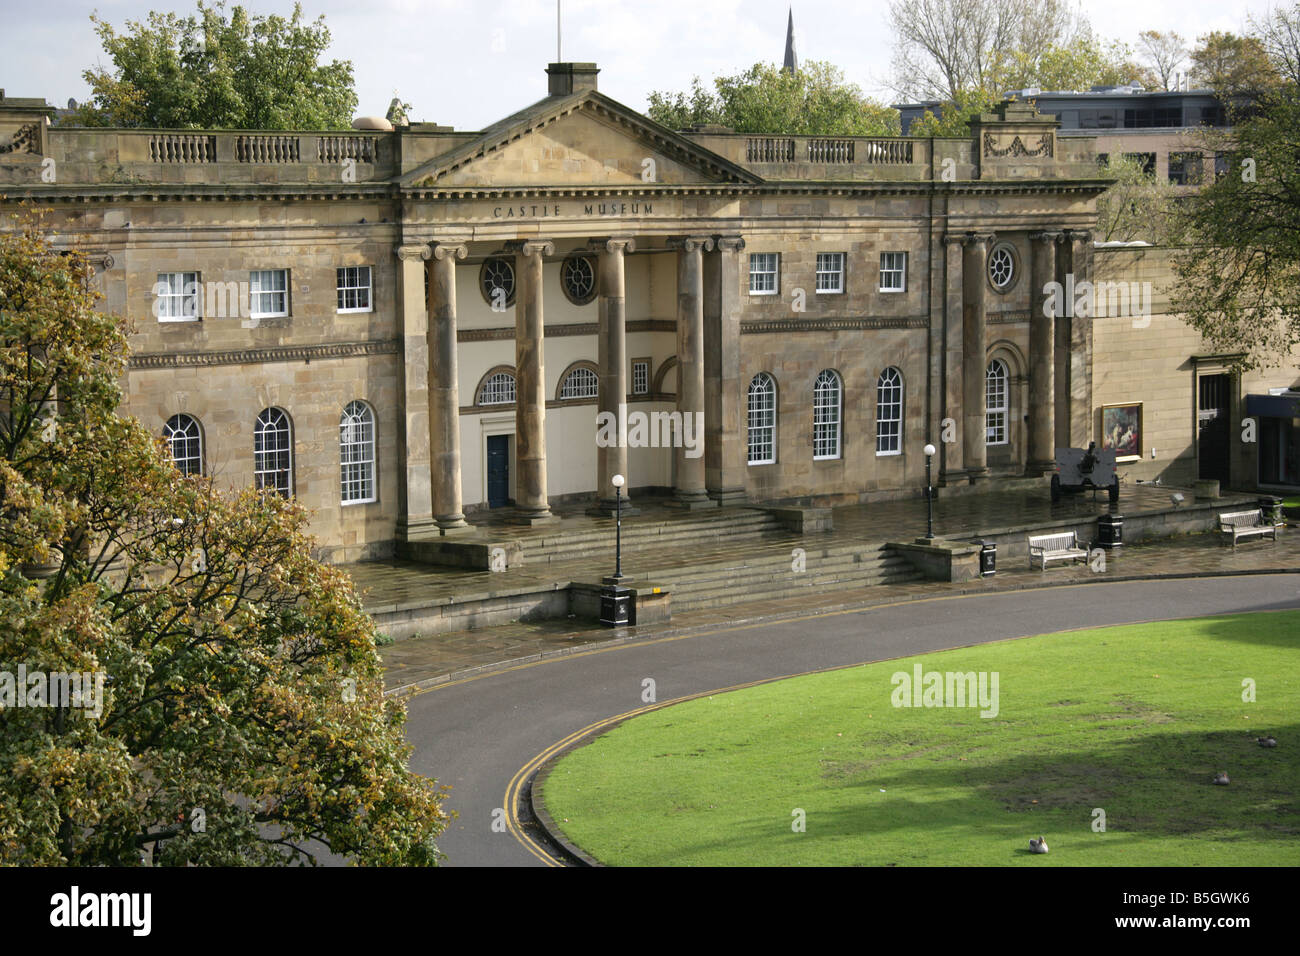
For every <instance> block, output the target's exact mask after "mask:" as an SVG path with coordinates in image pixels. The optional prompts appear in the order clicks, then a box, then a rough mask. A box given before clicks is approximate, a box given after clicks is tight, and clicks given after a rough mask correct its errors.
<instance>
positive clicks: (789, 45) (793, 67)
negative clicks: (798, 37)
mask: <svg viewBox="0 0 1300 956" xmlns="http://www.w3.org/2000/svg"><path fill="white" fill-rule="evenodd" d="M781 69H782V70H783V71H785V72H788V73H795V72H797V71H798V69H799V57H798V56H796V55H795V52H794V8H793V7H791V8H790V21H789V24H788V25H787V26H786V28H785V64H784V65H783V66H782V67H781Z"/></svg>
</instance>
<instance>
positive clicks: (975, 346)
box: [961, 232, 993, 485]
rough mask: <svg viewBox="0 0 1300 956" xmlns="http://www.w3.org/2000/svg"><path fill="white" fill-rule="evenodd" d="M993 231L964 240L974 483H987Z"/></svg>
mask: <svg viewBox="0 0 1300 956" xmlns="http://www.w3.org/2000/svg"><path fill="white" fill-rule="evenodd" d="M992 240H993V234H992V233H989V232H969V233H967V234H966V236H965V238H964V240H963V241H962V253H961V289H962V296H961V315H962V423H963V428H962V451H963V459H962V460H963V464H964V466H965V469H966V475H967V478H968V480H969V481H970V483H971V484H972V485H973V484H976V483H978V482H983V481H987V480H988V477H989V469H988V448H987V446H986V444H985V438H986V436H987V428H988V417H987V410H986V408H985V404H984V403H985V400H986V399H987V393H986V391H985V381H984V374H985V369H986V368H987V366H988V331H987V329H988V326H987V322H988V316H987V312H988V306H987V305H986V303H985V290H986V289H987V287H988V278H987V276H986V275H985V270H986V269H987V266H988V244H989V243H990V242H991V241H992Z"/></svg>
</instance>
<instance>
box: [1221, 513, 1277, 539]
mask: <svg viewBox="0 0 1300 956" xmlns="http://www.w3.org/2000/svg"><path fill="white" fill-rule="evenodd" d="M1219 533H1220V534H1223V535H1225V536H1228V537H1231V538H1232V546H1233V547H1234V548H1235V547H1236V546H1237V539H1238V538H1253V537H1261V538H1262V537H1264V536H1266V535H1267V536H1268V537H1270V538H1272V539H1273V540H1274V541H1276V540H1277V526H1276V525H1274V524H1272V523H1270V522H1267V521H1265V520H1264V512H1263V511H1262V510H1261V509H1259V508H1256V509H1255V510H1254V511H1229V512H1226V513H1225V514H1221V515H1219Z"/></svg>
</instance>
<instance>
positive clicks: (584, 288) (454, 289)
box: [0, 63, 1300, 560]
mask: <svg viewBox="0 0 1300 956" xmlns="http://www.w3.org/2000/svg"><path fill="white" fill-rule="evenodd" d="M547 73H548V74H549V87H550V88H549V95H548V96H546V97H545V98H543V99H541V100H540V101H539V102H537V103H535V104H533V105H532V106H529V107H527V108H526V109H524V110H521V111H520V112H518V113H516V114H515V115H513V116H510V117H507V118H506V119H504V120H502V121H500V122H499V123H497V124H495V125H493V126H491V127H489V128H488V129H486V130H483V131H480V132H471V133H467V132H458V131H454V130H450V129H447V128H444V127H436V126H430V125H428V124H415V125H411V126H402V127H398V128H397V129H395V130H392V131H382V130H379V131H365V130H359V131H355V132H351V133H296V132H276V133H266V132H256V133H251V132H226V131H202V132H200V131H161V130H101V129H78V128H66V127H50V126H49V125H48V123H47V122H46V118H45V117H46V115H47V114H48V113H49V112H50V111H49V108H48V107H46V106H45V105H44V102H43V101H39V100H13V99H0V150H2V152H0V194H3V195H4V201H3V205H4V210H5V212H6V214H12V213H16V211H17V206H18V204H19V203H20V202H22V201H30V202H32V203H34V204H36V205H40V206H44V207H48V208H50V209H51V210H52V211H53V214H52V217H51V222H52V225H53V228H54V229H55V231H56V234H57V238H58V241H59V242H60V244H62V245H64V246H67V247H71V246H73V245H79V246H80V247H82V248H84V249H86V250H89V251H91V252H92V253H93V255H94V260H95V262H96V265H97V267H98V270H99V277H98V281H99V282H100V283H101V288H102V291H103V292H104V293H105V296H106V301H105V304H104V308H107V309H110V310H113V311H115V312H118V313H121V314H124V315H127V316H129V317H130V318H131V320H132V321H133V324H134V332H133V335H132V347H133V356H132V359H131V365H130V370H129V372H128V380H127V382H126V383H125V386H126V388H125V390H126V395H127V405H126V410H127V411H128V412H129V413H131V414H133V415H135V416H137V417H138V418H140V419H141V421H143V422H144V423H146V424H147V425H148V426H149V427H150V428H151V429H153V430H154V431H156V432H157V433H158V434H159V435H161V436H163V437H166V438H167V439H168V440H169V442H170V447H171V450H172V454H173V457H174V459H175V460H176V462H177V466H178V467H180V468H182V469H184V470H186V471H191V472H200V473H203V474H206V475H211V476H212V477H213V478H214V479H215V480H216V482H217V484H218V485H219V486H227V485H230V486H249V485H254V484H256V485H258V486H260V487H264V488H271V489H275V490H278V491H280V492H282V493H285V494H293V495H296V496H297V497H298V498H299V499H300V500H301V501H302V502H303V503H304V504H305V505H306V506H308V507H309V508H311V509H313V510H314V511H315V512H316V515H315V517H314V519H313V522H312V530H313V532H314V533H315V534H316V536H317V537H318V539H319V540H320V543H321V546H322V552H323V553H324V556H325V557H327V558H328V559H331V560H359V559H364V558H371V557H382V556H386V555H389V554H392V553H393V552H394V549H395V548H400V544H401V542H403V541H408V540H420V539H427V538H431V537H438V536H440V535H442V534H446V533H452V534H454V533H456V531H457V529H459V528H462V527H464V526H465V525H466V524H469V525H472V524H473V523H474V520H475V514H476V513H477V512H480V511H481V510H482V509H489V508H505V509H509V513H510V514H511V515H512V516H513V517H514V519H515V520H518V521H519V522H522V523H536V522H544V521H546V520H548V518H549V516H550V508H551V505H552V504H553V503H554V502H556V501H557V500H560V499H565V500H573V499H579V498H582V499H587V500H589V501H591V502H592V504H593V505H596V506H602V505H603V506H611V505H612V501H611V499H612V496H613V487H612V485H611V478H612V477H613V476H614V475H615V474H623V475H626V476H627V478H628V482H627V485H628V490H629V491H630V495H631V500H632V503H633V504H635V501H636V498H637V496H638V494H645V493H646V492H647V491H650V490H656V491H663V492H667V493H670V494H671V495H672V496H673V499H674V500H675V501H676V502H677V503H679V504H680V505H681V506H682V507H685V508H706V507H718V506H725V505H727V504H731V503H739V502H774V501H790V500H814V501H817V502H819V503H828V502H829V503H844V502H870V501H872V500H876V499H881V498H888V497H897V496H901V495H914V494H917V493H918V491H919V489H921V488H922V487H923V486H924V476H925V458H924V455H923V453H922V448H923V447H924V445H925V444H926V443H927V441H932V442H934V443H935V444H936V445H937V446H938V449H939V452H938V455H937V457H936V460H935V464H936V466H937V468H938V475H939V477H940V480H941V482H942V483H944V484H955V483H961V484H968V483H984V482H989V483H994V484H995V483H997V482H998V481H999V480H1001V479H1005V478H1007V477H1011V476H1016V477H1019V476H1025V475H1041V474H1045V473H1050V472H1051V470H1052V467H1053V459H1054V454H1055V449H1056V448H1057V447H1065V446H1074V447H1079V446H1086V445H1087V444H1088V443H1089V442H1090V441H1096V442H1098V445H1099V447H1103V446H1104V447H1114V448H1115V449H1116V451H1117V454H1118V455H1119V456H1120V460H1121V469H1120V470H1121V472H1122V473H1125V474H1127V476H1128V478H1129V480H1134V479H1138V478H1143V479H1152V478H1155V477H1157V476H1164V477H1165V480H1166V481H1169V482H1184V483H1186V482H1190V481H1191V480H1192V479H1194V478H1197V477H1202V478H1206V477H1217V478H1219V479H1220V480H1221V481H1222V482H1223V483H1224V484H1225V486H1226V485H1228V484H1229V483H1231V484H1232V485H1233V486H1234V487H1240V488H1254V487H1279V488H1280V487H1287V486H1294V485H1296V484H1297V483H1300V468H1298V467H1297V462H1296V460H1295V459H1296V456H1297V454H1298V451H1297V449H1298V447H1300V441H1298V440H1297V437H1296V436H1297V435H1300V428H1298V427H1297V426H1298V425H1300V423H1298V422H1296V421H1295V420H1294V417H1293V416H1289V415H1288V414H1287V413H1286V412H1285V410H1282V411H1279V410H1278V409H1279V408H1281V405H1280V404H1279V405H1278V408H1274V407H1273V406H1271V405H1268V404H1267V402H1266V401H1265V400H1266V399H1269V398H1277V397H1278V396H1281V395H1285V394H1287V392H1286V390H1287V389H1288V388H1289V387H1293V386H1294V385H1295V382H1294V374H1295V369H1294V368H1291V369H1289V370H1283V371H1277V370H1273V371H1271V372H1270V371H1264V372H1260V373H1252V374H1248V375H1245V376H1242V375H1238V374H1236V373H1233V372H1232V371H1231V364H1232V360H1233V358H1234V357H1233V356H1223V355H1208V354H1204V353H1203V351H1202V347H1201V344H1200V340H1199V338H1198V336H1197V335H1196V334H1195V333H1194V332H1192V331H1190V330H1189V329H1188V328H1187V327H1186V326H1185V325H1184V324H1183V323H1182V322H1181V321H1179V319H1178V317H1177V316H1174V315H1170V314H1168V305H1167V299H1168V295H1167V293H1168V285H1169V277H1170V268H1169V262H1168V257H1167V254H1166V253H1165V251H1164V250H1160V249H1155V248H1151V247H1133V246H1123V247H1110V246H1102V245H1098V244H1096V243H1095V242H1094V237H1093V235H1092V233H1091V230H1092V229H1093V227H1094V225H1095V220H1096V199H1097V196H1098V195H1099V193H1101V192H1102V191H1103V190H1104V189H1105V188H1106V186H1107V185H1108V180H1106V179H1104V178H1102V177H1101V175H1100V174H1099V172H1098V167H1097V163H1096V157H1095V155H1094V150H1093V143H1092V140H1091V139H1089V138H1086V137H1082V138H1080V137H1071V138H1065V137H1058V136H1057V123H1056V120H1055V118H1054V117H1052V116H1050V115H1040V114H1038V113H1037V112H1036V111H1035V110H1034V109H1033V107H1032V106H1031V105H1026V104H1023V103H1016V102H1009V103H1004V104H1003V105H1002V106H1001V107H1000V108H999V111H998V112H996V113H993V114H986V115H984V116H983V117H981V118H980V119H979V121H978V122H977V123H976V124H974V126H973V128H972V135H971V136H970V137H969V138H967V139H907V138H896V139H870V138H833V139H826V138H805V137H797V136H763V137H755V136H746V135H738V134H731V133H727V132H719V131H710V130H704V131H698V132H690V133H674V132H671V131H669V130H666V129H664V128H663V127H660V126H658V125H656V124H654V123H653V122H651V121H650V120H648V119H647V118H645V117H644V116H642V115H640V114H638V113H636V112H635V111H633V110H631V109H628V108H627V107H625V106H622V105H621V104H619V103H617V102H615V101H613V100H612V99H610V98H608V97H606V96H604V95H603V94H601V93H599V92H598V91H597V88H596V87H597V83H596V74H597V70H596V68H595V66H594V65H591V64H581V63H567V64H552V65H551V67H550V68H549V69H548V70H547ZM539 92H540V90H539ZM8 225H9V222H8V221H6V227H7V226H8ZM1053 283H1057V284H1058V285H1057V286H1056V287H1055V288H1056V289H1058V290H1061V289H1064V290H1067V291H1066V294H1065V295H1064V297H1062V296H1061V295H1060V294H1059V291H1058V293H1057V294H1056V295H1053V293H1052V291H1051V290H1052V289H1053V285H1052V284H1053ZM1093 289H1095V290H1097V293H1098V294H1097V295H1096V296H1095V298H1092V297H1091V295H1090V296H1089V297H1088V306H1087V307H1086V308H1082V307H1076V301H1077V302H1079V303H1082V302H1083V297H1076V296H1075V295H1073V294H1072V293H1071V291H1070V290H1086V291H1089V292H1090V291H1091V290H1093ZM1130 292H1131V293H1132V294H1131V295H1130V294H1129V293H1130ZM1143 293H1145V294H1143ZM1062 302H1064V305H1065V307H1063V306H1062ZM1053 313H1054V314H1053ZM1251 393H1254V394H1251ZM1252 401H1254V402H1256V405H1257V407H1258V408H1259V409H1261V410H1264V411H1267V412H1269V413H1270V414H1262V413H1261V414H1259V416H1258V417H1259V418H1260V426H1261V435H1260V440H1259V441H1258V442H1256V443H1250V444H1247V443H1242V442H1239V441H1235V440H1233V437H1234V435H1235V434H1236V431H1239V429H1240V422H1241V420H1242V419H1243V418H1245V417H1246V416H1247V415H1248V414H1251V411H1250V408H1249V407H1248V406H1250V403H1251V402H1252ZM1283 404H1284V403H1283ZM700 416H702V418H701V417H700ZM697 422H702V433H701V429H699V428H697V427H696V423H697Z"/></svg>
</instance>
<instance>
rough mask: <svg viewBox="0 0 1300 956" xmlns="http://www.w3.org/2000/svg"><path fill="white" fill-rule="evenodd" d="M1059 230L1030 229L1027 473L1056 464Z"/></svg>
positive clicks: (1045, 472)
mask: <svg viewBox="0 0 1300 956" xmlns="http://www.w3.org/2000/svg"><path fill="white" fill-rule="evenodd" d="M1060 238H1061V234H1060V233H1059V232H1031V233H1030V234H1029V248H1030V255H1031V256H1032V265H1031V266H1030V280H1031V281H1032V283H1033V288H1032V289H1031V290H1030V299H1029V458H1028V461H1027V463H1026V465H1025V474H1027V475H1050V474H1051V473H1052V471H1053V470H1054V469H1055V467H1056V446H1055V442H1056V426H1055V414H1054V409H1055V405H1056V393H1055V390H1054V387H1053V382H1054V380H1055V375H1054V372H1055V365H1056V362H1055V357H1054V355H1053V350H1054V348H1055V337H1056V313H1055V310H1054V305H1055V301H1054V297H1053V296H1051V295H1050V294H1049V292H1050V290H1049V289H1048V285H1049V284H1050V283H1052V282H1055V281H1056V243H1057V240H1059V239H1060Z"/></svg>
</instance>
